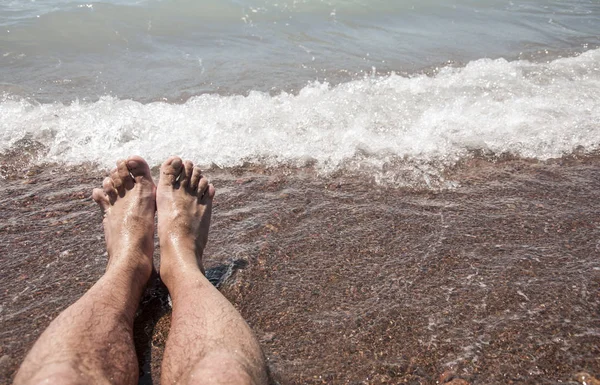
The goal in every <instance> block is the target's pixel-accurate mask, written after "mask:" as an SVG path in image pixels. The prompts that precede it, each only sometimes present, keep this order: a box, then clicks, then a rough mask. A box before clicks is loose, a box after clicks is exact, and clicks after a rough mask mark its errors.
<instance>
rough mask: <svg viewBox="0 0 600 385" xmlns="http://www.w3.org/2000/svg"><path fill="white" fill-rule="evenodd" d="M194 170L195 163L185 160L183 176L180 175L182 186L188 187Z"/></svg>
mask: <svg viewBox="0 0 600 385" xmlns="http://www.w3.org/2000/svg"><path fill="white" fill-rule="evenodd" d="M193 170H194V164H193V163H192V162H191V161H189V160H186V161H185V162H183V170H182V171H181V176H180V177H179V183H181V187H187V186H188V185H189V183H190V180H191V179H192V171H193Z"/></svg>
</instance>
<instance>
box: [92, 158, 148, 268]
mask: <svg viewBox="0 0 600 385" xmlns="http://www.w3.org/2000/svg"><path fill="white" fill-rule="evenodd" d="M155 190H156V187H155V185H154V182H153V181H152V176H151V175H150V167H148V163H146V161H145V160H144V159H142V158H141V157H139V156H132V157H130V158H128V159H126V160H119V161H118V162H117V167H116V168H114V169H113V170H112V171H111V172H110V176H109V177H107V178H105V179H104V181H103V183H102V188H101V189H99V188H97V189H94V192H93V194H92V198H93V199H94V201H96V203H98V205H99V206H100V208H101V209H102V211H103V212H104V221H103V224H104V235H105V238H106V248H107V251H108V256H109V262H108V263H109V267H110V266H111V265H113V264H121V263H125V264H132V263H140V262H143V263H144V264H145V265H148V262H149V263H150V268H151V266H152V253H153V251H154V213H155V209H156V203H155Z"/></svg>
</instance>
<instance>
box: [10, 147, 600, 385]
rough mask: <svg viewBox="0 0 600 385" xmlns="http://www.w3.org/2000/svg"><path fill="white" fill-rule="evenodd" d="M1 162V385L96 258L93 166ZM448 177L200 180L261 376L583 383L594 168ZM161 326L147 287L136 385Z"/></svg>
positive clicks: (96, 268) (591, 279)
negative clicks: (422, 183) (256, 347)
mask: <svg viewBox="0 0 600 385" xmlns="http://www.w3.org/2000/svg"><path fill="white" fill-rule="evenodd" d="M1 166H2V170H3V175H5V176H6V178H7V179H5V180H4V181H2V182H1V183H2V184H1V187H0V223H1V225H0V232H1V233H2V237H1V240H0V256H1V258H2V263H1V264H0V277H1V278H0V279H1V282H0V283H1V285H2V287H3V289H2V292H1V293H2V301H1V303H2V307H1V308H0V325H1V327H0V330H1V333H2V334H1V336H2V341H3V343H2V352H1V354H0V355H2V356H3V357H2V359H1V366H0V370H1V372H0V383H6V382H8V379H9V378H10V377H11V376H12V375H13V373H14V370H15V369H16V367H17V366H18V363H19V362H20V360H21V358H22V357H23V355H24V354H25V351H26V350H27V349H28V348H29V347H30V346H31V344H32V343H33V341H34V340H35V338H36V337H37V336H38V335H39V333H40V332H41V331H42V330H43V328H44V327H45V326H47V325H48V323H49V322H50V320H51V319H52V318H53V317H54V316H56V315H57V314H58V312H60V310H62V309H64V308H65V307H66V306H68V305H69V304H70V303H72V302H73V301H74V300H76V299H77V298H78V297H79V296H80V295H81V294H82V293H83V292H84V291H85V290H86V289H87V288H89V287H90V286H91V285H92V284H93V282H94V281H95V280H96V279H97V278H98V277H99V276H100V275H101V274H102V271H103V269H104V266H105V260H106V256H105V251H104V245H103V239H102V233H101V216H100V213H99V211H98V210H97V209H96V207H94V203H93V202H92V201H91V200H90V199H89V195H90V191H91V189H92V188H93V187H94V186H96V185H98V184H99V183H100V181H101V177H102V173H101V172H100V171H97V170H95V169H93V168H88V167H87V166H84V165H80V166H78V167H74V168H67V171H66V172H65V171H63V170H62V169H61V168H60V167H59V166H57V165H47V166H43V167H33V166H28V167H22V166H18V165H17V166H15V164H14V161H13V162H9V160H7V159H4V160H3V161H2V164H1ZM449 173H450V174H451V175H448V177H449V178H450V179H454V180H459V181H460V187H458V188H456V189H454V190H446V191H441V192H439V191H438V192H436V191H431V190H415V189H412V190H411V189H393V188H387V187H383V186H378V185H373V184H372V183H371V182H370V181H369V180H367V179H364V178H359V177H355V176H352V175H350V174H340V175H338V176H334V177H330V178H328V179H323V178H318V177H316V176H315V175H314V171H313V170H311V169H283V168H278V169H270V170H265V169H263V168H245V169H229V170H216V169H214V170H209V171H208V172H207V174H208V175H209V177H210V178H211V179H212V180H213V182H214V183H215V185H216V187H217V198H216V203H215V208H214V216H213V218H214V219H213V220H214V222H213V226H212V228H211V234H210V240H209V246H208V249H207V251H206V253H205V255H206V266H207V267H216V266H220V265H222V264H231V263H232V261H239V262H238V266H239V267H241V268H239V269H236V271H235V272H234V273H233V274H232V275H231V276H230V277H229V279H228V280H227V281H226V282H225V283H224V284H223V285H222V291H223V293H224V294H225V295H226V296H227V297H228V298H229V299H230V300H231V301H232V302H233V303H234V304H235V305H236V306H237V307H238V309H239V310H240V311H241V312H242V314H243V316H244V317H245V318H246V319H247V320H248V322H249V323H250V325H251V326H252V327H253V329H254V330H255V331H256V333H257V335H258V337H259V339H260V341H261V345H262V347H263V349H264V351H265V354H266V356H267V358H268V362H269V367H270V370H271V372H272V374H273V377H274V379H275V381H277V382H278V383H280V384H321V383H331V384H350V383H365V384H371V383H405V382H406V383H415V384H417V383H423V384H434V383H436V381H437V380H438V379H439V376H440V375H441V374H443V373H448V371H450V372H453V373H455V374H456V376H458V377H460V378H463V379H466V380H468V381H470V382H471V383H473V384H506V383H511V382H513V383H531V384H540V383H544V384H554V383H559V382H563V383H564V382H566V381H569V380H571V379H572V376H573V375H574V374H575V373H577V372H580V371H587V372H590V373H595V374H598V373H600V361H599V360H598V357H600V350H599V349H600V325H599V324H598V314H599V313H598V312H599V310H600V308H599V305H600V297H599V296H598V294H599V293H600V291H599V290H600V259H599V258H598V257H599V256H600V206H599V205H598V203H597V202H598V200H599V198H600V162H599V160H598V158H596V157H593V156H589V157H584V158H580V159H576V157H570V158H563V159H559V160H556V161H552V162H548V163H544V164H542V163H539V162H534V161H525V160H518V159H516V160H508V161H498V162H496V163H490V162H488V161H484V160H482V159H478V158H473V159H471V160H469V161H466V162H465V163H464V164H462V165H461V166H460V167H458V168H457V169H455V170H453V171H451V172H449ZM157 263H158V261H157ZM162 295H164V293H163V294H162ZM161 301H162V302H161ZM157 322H158V324H156V323H157ZM167 331H168V305H167V301H166V298H165V297H161V292H160V291H158V292H155V293H154V296H150V297H148V298H147V299H146V301H145V302H144V303H143V305H142V308H141V312H140V317H139V318H138V321H137V324H136V339H137V342H138V348H139V350H140V352H141V353H142V354H141V357H142V359H141V364H142V365H141V367H142V368H143V369H144V370H145V371H146V373H144V375H143V376H142V381H141V383H149V382H150V381H151V380H152V379H153V380H154V383H158V378H159V367H158V363H159V362H160V361H159V360H160V357H161V354H162V348H163V347H164V339H165V337H166V334H167ZM5 357H6V358H5Z"/></svg>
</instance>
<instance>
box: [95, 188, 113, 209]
mask: <svg viewBox="0 0 600 385" xmlns="http://www.w3.org/2000/svg"><path fill="white" fill-rule="evenodd" d="M92 199H93V200H94V201H95V202H96V203H98V206H100V208H101V209H102V211H103V212H104V211H106V210H108V208H109V207H110V201H109V199H108V195H106V193H105V192H104V190H102V189H100V188H95V189H94V191H92Z"/></svg>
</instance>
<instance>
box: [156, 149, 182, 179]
mask: <svg viewBox="0 0 600 385" xmlns="http://www.w3.org/2000/svg"><path fill="white" fill-rule="evenodd" d="M182 166H183V161H182V160H181V158H180V157H178V156H172V157H170V158H169V159H167V160H166V161H165V162H164V163H163V164H162V166H160V181H159V182H160V184H162V185H167V186H173V185H175V183H176V182H177V178H178V177H179V174H181V167H182Z"/></svg>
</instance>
